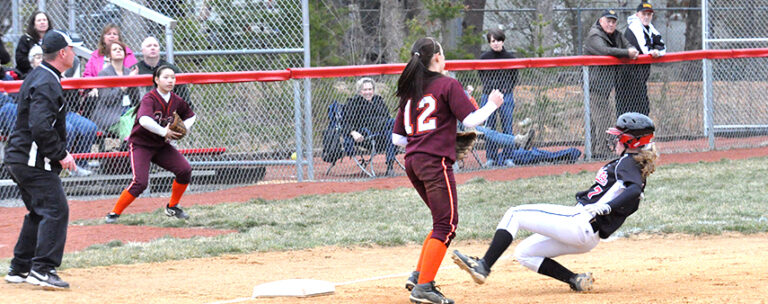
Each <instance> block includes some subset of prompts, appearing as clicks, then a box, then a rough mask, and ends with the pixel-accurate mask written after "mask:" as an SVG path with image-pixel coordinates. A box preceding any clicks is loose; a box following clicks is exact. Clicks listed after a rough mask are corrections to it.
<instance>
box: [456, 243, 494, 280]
mask: <svg viewBox="0 0 768 304" xmlns="http://www.w3.org/2000/svg"><path fill="white" fill-rule="evenodd" d="M451 258H452V259H453V262H454V263H456V265H459V268H461V269H463V270H464V271H466V272H469V275H471V276H472V279H473V280H475V283H477V284H483V283H485V279H487V278H488V275H489V274H491V270H490V269H488V266H486V265H485V261H483V259H478V258H477V257H470V256H466V255H463V254H462V253H461V252H459V251H458V250H454V251H453V255H451Z"/></svg>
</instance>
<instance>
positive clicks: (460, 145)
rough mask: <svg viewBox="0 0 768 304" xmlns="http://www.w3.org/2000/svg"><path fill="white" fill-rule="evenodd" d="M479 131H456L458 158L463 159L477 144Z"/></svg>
mask: <svg viewBox="0 0 768 304" xmlns="http://www.w3.org/2000/svg"><path fill="white" fill-rule="evenodd" d="M476 140H477V132H473V131H470V132H459V133H456V160H462V159H464V157H465V156H467V153H469V151H470V150H472V146H473V145H474V144H475V141H476Z"/></svg>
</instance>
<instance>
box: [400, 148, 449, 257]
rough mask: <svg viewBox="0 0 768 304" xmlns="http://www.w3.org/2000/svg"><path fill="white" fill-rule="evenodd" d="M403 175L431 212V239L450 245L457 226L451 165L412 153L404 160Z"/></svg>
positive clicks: (439, 159)
mask: <svg viewBox="0 0 768 304" xmlns="http://www.w3.org/2000/svg"><path fill="white" fill-rule="evenodd" d="M405 173H406V174H408V179H410V180H411V184H413V187H414V188H416V192H418V193H419V195H420V196H421V199H422V200H424V203H426V204H427V207H429V210H430V211H431V212H432V238H433V239H437V240H440V241H441V242H443V243H444V244H445V246H446V247H447V246H450V244H451V240H453V238H454V237H455V236H456V227H457V225H458V224H459V212H458V208H457V206H458V203H457V198H456V179H455V178H454V177H453V162H452V161H451V160H450V159H447V158H445V157H439V156H434V155H431V154H426V153H413V154H409V155H407V156H406V157H405Z"/></svg>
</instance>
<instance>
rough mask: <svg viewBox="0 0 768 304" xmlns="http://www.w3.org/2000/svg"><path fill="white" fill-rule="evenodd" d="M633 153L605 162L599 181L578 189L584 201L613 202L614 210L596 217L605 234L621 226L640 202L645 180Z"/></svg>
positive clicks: (601, 235) (578, 198) (596, 179)
mask: <svg viewBox="0 0 768 304" xmlns="http://www.w3.org/2000/svg"><path fill="white" fill-rule="evenodd" d="M633 155H635V154H624V155H623V156H622V157H621V158H619V159H616V160H613V161H611V162H609V163H607V164H605V166H603V167H602V168H600V171H598V172H597V175H596V176H595V183H594V184H592V186H591V187H589V189H588V190H585V191H582V192H579V193H576V200H577V201H578V202H579V203H580V204H582V205H585V206H586V205H589V204H594V203H597V202H606V203H608V205H610V206H611V213H609V214H606V215H599V216H597V218H596V219H597V223H598V225H599V226H600V237H601V238H607V237H609V236H610V235H611V234H612V233H614V232H615V231H616V230H617V229H619V227H621V225H622V224H623V223H624V220H626V219H627V217H628V216H630V215H631V214H632V213H634V212H635V211H637V209H638V207H639V206H640V198H641V194H642V193H643V190H644V189H645V180H644V179H643V176H642V174H641V172H640V166H639V165H638V164H637V162H636V161H635V159H634V158H632V156H633Z"/></svg>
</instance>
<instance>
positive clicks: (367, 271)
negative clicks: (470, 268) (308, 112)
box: [0, 234, 768, 304]
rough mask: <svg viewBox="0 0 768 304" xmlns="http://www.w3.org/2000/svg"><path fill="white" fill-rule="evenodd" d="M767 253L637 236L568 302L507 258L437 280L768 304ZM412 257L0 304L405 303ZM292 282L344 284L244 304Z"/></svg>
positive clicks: (608, 249)
mask: <svg viewBox="0 0 768 304" xmlns="http://www.w3.org/2000/svg"><path fill="white" fill-rule="evenodd" d="M516 244H517V242H515V244H513V245H516ZM485 246H486V244H485V243H484V242H473V243H468V242H462V243H460V244H455V246H452V249H460V250H462V251H464V252H468V253H472V254H480V253H482V251H483V250H484V249H485ZM766 252H768V234H759V235H750V236H742V235H725V236H716V237H712V236H708V237H690V236H676V235H673V236H663V237H662V236H641V237H633V238H630V239H619V240H616V241H610V242H603V243H601V244H600V245H598V247H597V248H595V250H593V251H592V252H590V253H589V254H583V255H575V256H564V257H561V258H559V259H558V260H559V261H560V262H562V263H563V264H564V265H567V266H569V267H572V269H574V270H577V271H591V272H593V273H594V275H595V278H596V282H595V290H593V291H592V292H590V293H585V294H579V293H574V292H571V291H570V290H569V288H568V286H567V285H565V284H562V283H559V282H557V281H555V280H552V279H549V278H546V277H543V276H541V275H538V274H535V273H533V272H532V271H529V270H527V269H525V268H524V267H522V266H520V265H519V264H518V263H517V262H515V261H514V260H513V259H510V258H507V256H506V255H505V256H503V257H502V260H500V261H499V262H498V263H497V265H496V266H495V268H494V269H493V272H492V273H491V276H490V277H489V279H488V281H487V282H486V284H485V285H475V283H474V282H473V281H472V280H471V279H470V277H469V275H467V274H466V273H464V272H463V271H461V270H459V269H458V268H457V267H455V266H454V264H453V263H452V262H451V260H450V259H448V258H446V259H445V260H444V262H443V267H444V268H443V269H441V270H440V272H439V273H438V276H437V280H438V282H439V285H440V286H441V288H442V290H443V292H444V293H445V294H446V295H448V296H449V297H451V298H453V299H454V300H456V302H457V303H718V304H721V303H766V300H765V294H766V293H768V276H766V273H768V262H766V259H765V255H766V254H765V253H766ZM418 254H419V247H418V246H416V245H411V246H405V247H393V248H380V247H374V248H335V247H333V248H316V249H312V250H301V251H290V252H267V253H254V254H245V255H236V256H222V257H217V258H206V259H190V260H183V261H172V262H165V263H154V264H138V265H120V266H111V267H95V268H88V269H67V270H64V271H61V274H62V276H63V277H64V278H66V279H67V280H69V282H70V283H71V284H72V289H71V290H70V291H62V292H46V291H42V290H39V289H37V288H33V287H31V286H30V285H27V284H23V285H12V284H4V283H0V294H2V295H3V297H2V300H0V302H4V303H39V302H40V301H42V300H43V299H45V302H46V303H211V302H217V301H219V302H225V301H230V302H231V303H270V304H271V303H408V293H407V291H405V289H404V288H403V282H404V281H405V278H406V277H407V274H408V273H409V272H410V271H411V270H412V268H413V267H414V264H415V261H416V258H417V257H418ZM507 254H509V252H507ZM361 261H362V262H363V263H361ZM376 277H384V278H379V279H376ZM293 278H309V279H318V280H326V281H331V282H334V283H345V282H346V283H348V284H345V285H339V286H337V287H336V293H335V294H333V295H329V296H319V297H312V298H303V299H299V298H271V299H251V300H248V299H244V298H248V297H250V295H251V291H252V289H253V287H254V286H255V285H257V284H261V283H266V282H270V281H275V280H283V279H293ZM371 278H373V279H371ZM366 279H370V280H367V281H366ZM352 281H359V282H352ZM349 282H352V283H349ZM238 299H239V300H240V301H236V302H235V301H231V300H238Z"/></svg>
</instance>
